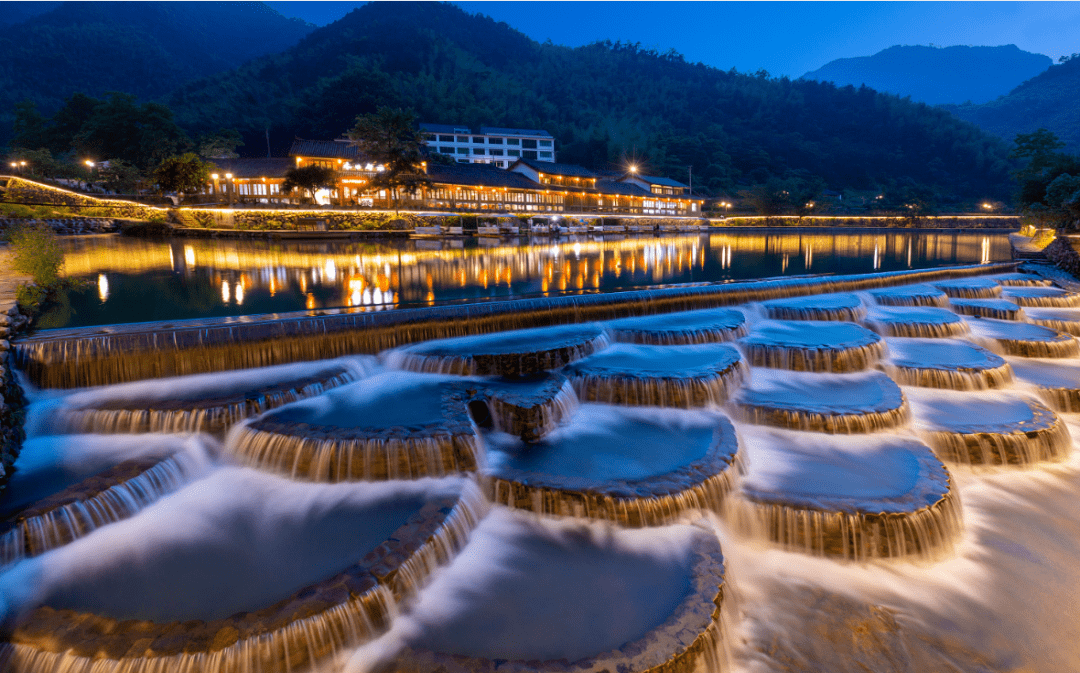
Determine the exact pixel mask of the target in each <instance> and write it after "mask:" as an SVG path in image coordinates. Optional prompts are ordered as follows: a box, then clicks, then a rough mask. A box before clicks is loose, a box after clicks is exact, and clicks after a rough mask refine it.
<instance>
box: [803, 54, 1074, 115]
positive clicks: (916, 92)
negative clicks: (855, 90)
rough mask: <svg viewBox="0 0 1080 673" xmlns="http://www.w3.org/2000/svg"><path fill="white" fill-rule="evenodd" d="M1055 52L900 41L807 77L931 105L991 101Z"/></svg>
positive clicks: (1033, 73) (1044, 64)
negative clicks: (946, 45) (905, 43)
mask: <svg viewBox="0 0 1080 673" xmlns="http://www.w3.org/2000/svg"><path fill="white" fill-rule="evenodd" d="M1052 63H1053V61H1051V60H1050V57H1049V56H1044V55H1043V54H1033V53H1031V52H1028V51H1023V50H1022V49H1020V48H1019V47H1017V46H1016V45H1015V44H1009V45H1004V46H1001V47H967V46H956V47H925V46H896V47H889V48H888V49H885V50H883V51H879V52H878V53H876V54H874V55H873V56H857V57H854V58H839V59H836V60H835V61H830V62H829V63H826V64H825V65H823V66H822V67H820V68H818V69H817V70H814V71H813V72H808V73H806V74H805V75H803V79H812V80H817V81H819V82H833V83H834V84H837V85H839V86H844V85H846V84H851V85H854V86H861V85H863V84H865V85H866V86H868V87H870V88H871V89H877V90H878V91H884V92H886V93H894V94H896V95H898V96H911V98H912V99H913V100H917V101H920V102H923V103H929V104H931V105H940V104H943V103H957V104H959V103H967V102H974V103H985V102H987V101H991V100H993V99H995V98H997V97H998V96H1003V95H1005V94H1007V93H1008V92H1009V91H1011V90H1012V89H1013V88H1014V87H1015V86H1017V85H1018V84H1021V83H1022V82H1024V81H1025V80H1028V79H1031V78H1032V77H1034V76H1036V75H1038V74H1039V73H1041V72H1043V71H1045V70H1046V69H1047V68H1049V67H1050V65H1051V64H1052Z"/></svg>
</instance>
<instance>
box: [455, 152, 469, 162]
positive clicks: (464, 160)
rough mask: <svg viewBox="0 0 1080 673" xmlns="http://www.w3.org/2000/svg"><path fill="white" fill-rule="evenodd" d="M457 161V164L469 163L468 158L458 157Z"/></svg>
mask: <svg viewBox="0 0 1080 673" xmlns="http://www.w3.org/2000/svg"><path fill="white" fill-rule="evenodd" d="M465 151H466V152H468V150H465ZM457 162H458V163H459V164H467V163H469V160H468V159H458V160H457Z"/></svg>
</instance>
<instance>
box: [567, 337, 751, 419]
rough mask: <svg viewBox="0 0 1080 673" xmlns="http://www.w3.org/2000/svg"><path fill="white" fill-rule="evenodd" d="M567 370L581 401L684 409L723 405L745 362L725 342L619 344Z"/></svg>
mask: <svg viewBox="0 0 1080 673" xmlns="http://www.w3.org/2000/svg"><path fill="white" fill-rule="evenodd" d="M566 372H567V375H568V376H569V377H570V378H571V380H572V381H573V382H574V390H575V391H576V392H577V395H578V397H579V398H580V399H581V400H583V401H587V402H601V403H605V404H625V405H631V406H657V407H677V408H684V409H685V408H692V407H704V406H717V405H720V404H723V403H724V402H725V401H726V400H727V398H728V397H729V396H730V394H731V391H733V390H735V389H737V388H738V387H739V385H740V384H741V383H742V381H743V379H744V378H745V377H746V374H747V367H746V364H745V362H744V361H743V360H742V358H741V357H740V355H739V351H738V350H736V349H735V348H734V347H731V346H726V345H712V344H709V345H693V346H638V345H617V346H612V347H611V348H608V349H606V350H604V351H603V352H601V353H598V354H596V355H594V356H592V357H589V358H585V359H583V360H581V361H579V362H577V363H575V364H573V365H571V366H570V367H568V368H567V370H566Z"/></svg>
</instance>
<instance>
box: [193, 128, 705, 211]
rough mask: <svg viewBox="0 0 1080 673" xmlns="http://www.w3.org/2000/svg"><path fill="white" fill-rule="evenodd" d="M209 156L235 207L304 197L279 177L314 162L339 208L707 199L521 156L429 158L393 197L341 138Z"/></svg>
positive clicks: (689, 204) (663, 206)
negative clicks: (415, 179) (498, 160)
mask: <svg viewBox="0 0 1080 673" xmlns="http://www.w3.org/2000/svg"><path fill="white" fill-rule="evenodd" d="M212 161H213V163H214V164H215V166H216V167H217V168H216V171H215V172H214V173H213V174H212V176H211V178H212V181H211V184H210V185H208V189H207V193H208V194H209V195H210V196H211V197H212V198H213V199H214V200H215V201H217V202H219V203H228V204H230V205H242V204H256V203H258V204H291V203H300V202H302V201H303V200H304V198H305V197H304V196H303V195H301V194H299V193H294V194H290V195H286V194H283V193H282V192H281V183H282V182H283V181H284V178H285V174H286V173H287V172H288V171H289V169H291V168H293V167H296V166H307V165H312V164H314V165H320V166H326V167H328V168H332V169H334V171H335V172H336V174H337V180H336V184H335V185H334V186H333V187H332V188H328V189H324V190H321V191H320V192H319V193H317V194H316V195H315V200H316V202H317V203H318V204H319V205H332V206H338V207H356V208H389V207H391V206H394V207H398V208H419V209H437V210H458V211H467V212H473V211H497V212H500V213H505V212H511V213H522V214H528V213H536V214H545V213H553V214H557V213H602V214H627V215H630V214H637V215H659V216H674V215H679V216H683V215H700V213H701V205H702V203H703V201H704V198H701V197H694V196H691V195H689V194H683V193H679V194H675V193H670V194H659V193H657V192H655V191H650V189H647V188H643V187H642V186H641V185H640V184H638V183H637V182H634V181H632V180H631V179H630V178H631V177H637V176H630V175H629V174H628V175H622V176H620V175H617V174H601V173H597V172H594V171H591V170H589V169H586V168H583V167H581V166H574V165H571V164H558V163H554V162H541V161H539V160H532V159H517V160H515V161H514V162H512V163H511V164H510V165H509V167H508V169H507V170H503V169H501V168H499V167H497V165H496V164H494V163H491V162H487V163H457V162H442V161H435V160H432V161H427V162H424V163H423V164H421V166H419V169H420V170H422V171H423V172H424V173H425V174H426V176H427V178H428V179H429V180H430V181H431V186H430V187H429V188H425V189H422V190H421V191H420V192H418V193H416V194H413V195H400V196H399V198H398V199H397V200H396V201H394V202H393V203H391V201H390V200H389V198H388V195H387V193H386V191H385V190H372V189H370V188H369V187H368V183H369V182H370V180H371V178H372V177H373V176H374V175H376V174H377V173H379V172H380V171H381V170H382V167H381V166H379V165H376V164H373V163H372V162H370V161H368V160H367V159H366V157H364V156H363V155H362V153H361V152H360V150H359V149H358V148H357V147H356V146H355V145H352V144H351V143H350V142H349V141H347V140H343V139H342V140H300V139H297V140H295V141H294V142H293V145H292V148H291V149H290V151H289V158H287V159H214V160H212ZM670 182H672V183H674V181H670ZM675 184H679V183H675Z"/></svg>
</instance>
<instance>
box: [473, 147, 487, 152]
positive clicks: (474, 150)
mask: <svg viewBox="0 0 1080 673" xmlns="http://www.w3.org/2000/svg"><path fill="white" fill-rule="evenodd" d="M472 153H473V154H487V149H485V148H483V147H474V148H472Z"/></svg>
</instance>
